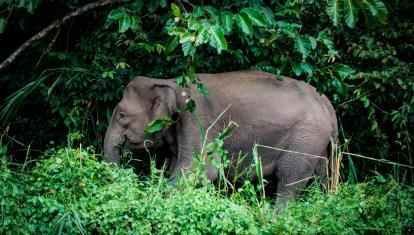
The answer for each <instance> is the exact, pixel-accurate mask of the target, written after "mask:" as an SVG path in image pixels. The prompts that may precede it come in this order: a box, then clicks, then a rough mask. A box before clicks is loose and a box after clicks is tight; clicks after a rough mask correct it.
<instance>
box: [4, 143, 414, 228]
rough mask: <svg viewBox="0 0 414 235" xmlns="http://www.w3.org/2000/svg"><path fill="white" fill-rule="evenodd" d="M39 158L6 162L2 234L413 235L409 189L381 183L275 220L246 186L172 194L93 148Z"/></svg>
mask: <svg viewBox="0 0 414 235" xmlns="http://www.w3.org/2000/svg"><path fill="white" fill-rule="evenodd" d="M43 158H44V159H45V160H41V161H38V162H37V163H36V164H35V165H34V166H33V167H29V168H27V166H26V168H19V167H18V168H15V167H12V166H11V165H9V162H8V160H9V159H8V157H6V156H4V155H3V156H2V165H1V172H0V175H1V178H0V180H1V188H2V190H1V191H0V194H1V206H2V210H1V211H0V213H1V214H0V218H1V221H0V232H1V233H6V234H15V233H31V234H33V233H35V234H37V233H42V234H44V233H56V234H62V233H65V234H66V233H69V234H73V233H82V234H95V233H98V234H102V233H104V234H114V233H116V234H131V233H134V234H137V233H139V234H153V233H168V234H169V233H192V234H194V233H197V234H198V233H202V234H206V233H213V234H218V233H220V234H234V233H237V234H258V233H266V234H269V233H270V234H275V233H306V234H309V233H312V234H313V233H332V232H334V233H346V234H353V233H366V232H381V233H387V234H396V233H397V234H398V233H410V232H412V231H413V230H412V229H413V226H414V220H413V217H412V214H413V212H414V207H413V205H414V197H413V195H414V191H413V187H412V186H409V187H407V186H402V185H400V184H398V183H397V182H395V181H394V180H393V179H391V178H384V177H382V176H377V177H376V178H374V179H373V180H371V181H369V182H367V183H362V184H357V185H350V184H343V185H341V186H340V188H339V191H338V192H337V193H336V194H325V193H321V192H320V191H319V190H318V189H317V188H316V187H312V188H311V189H310V190H309V191H308V192H307V193H305V194H304V195H303V196H302V197H301V199H300V200H299V201H297V202H294V203H291V204H289V205H288V207H287V209H286V210H285V211H284V212H283V213H281V214H275V212H274V209H273V205H272V202H271V201H266V200H263V201H261V203H260V204H257V194H256V191H255V190H254V189H253V188H252V187H253V185H251V184H249V183H248V182H246V183H245V184H244V186H242V187H241V188H239V189H238V191H235V192H234V193H232V194H231V195H228V196H225V195H223V194H222V193H221V192H220V191H217V190H216V189H215V188H214V187H213V186H212V185H211V184H206V185H204V186H202V187H194V186H192V185H191V184H187V185H182V186H180V188H178V189H172V188H171V187H169V186H168V185H166V180H165V178H164V177H163V174H162V171H159V170H156V169H155V167H152V169H153V171H152V174H151V175H150V176H149V178H138V177H137V176H136V175H135V174H134V173H133V171H132V169H130V168H129V169H122V168H119V167H116V166H114V165H109V164H106V163H101V162H99V161H97V156H96V155H95V154H94V153H93V150H92V149H91V148H87V149H80V148H78V149H72V148H62V149H58V150H52V149H51V150H48V151H47V152H46V153H45V155H44V156H43ZM13 168H14V170H12V169H13Z"/></svg>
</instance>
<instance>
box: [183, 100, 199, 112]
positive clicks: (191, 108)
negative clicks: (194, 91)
mask: <svg viewBox="0 0 414 235" xmlns="http://www.w3.org/2000/svg"><path fill="white" fill-rule="evenodd" d="M185 110H187V111H190V112H191V113H194V111H195V110H196V103H195V101H194V100H193V99H190V100H188V101H187V103H186V106H185Z"/></svg>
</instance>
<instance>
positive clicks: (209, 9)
mask: <svg viewBox="0 0 414 235" xmlns="http://www.w3.org/2000/svg"><path fill="white" fill-rule="evenodd" d="M203 9H204V10H205V11H207V12H208V13H209V14H210V16H211V17H212V18H216V17H217V16H218V11H217V9H216V8H214V7H212V6H205V7H204V8H203Z"/></svg>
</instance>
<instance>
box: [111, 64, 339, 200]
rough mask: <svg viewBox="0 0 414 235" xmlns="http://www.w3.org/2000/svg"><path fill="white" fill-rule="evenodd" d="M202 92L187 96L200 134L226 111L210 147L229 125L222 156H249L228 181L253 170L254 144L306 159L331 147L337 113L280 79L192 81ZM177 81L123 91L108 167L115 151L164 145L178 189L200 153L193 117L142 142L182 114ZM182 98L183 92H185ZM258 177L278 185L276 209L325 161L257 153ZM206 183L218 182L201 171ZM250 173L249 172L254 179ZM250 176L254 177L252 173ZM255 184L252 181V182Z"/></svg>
mask: <svg viewBox="0 0 414 235" xmlns="http://www.w3.org/2000/svg"><path fill="white" fill-rule="evenodd" d="M197 76H198V77H199V78H201V81H202V82H203V84H204V85H205V86H206V87H207V88H208V91H209V93H210V95H209V96H208V97H206V96H204V95H202V94H200V93H199V92H198V91H197V90H196V89H191V90H190V91H189V93H190V95H191V98H192V99H194V100H195V101H196V104H197V113H198V115H199V118H200V119H201V121H202V123H203V126H204V128H207V127H208V126H210V124H211V123H212V122H213V121H214V120H215V119H216V118H217V117H218V115H219V114H220V113H221V112H222V111H223V110H225V109H226V107H228V105H230V104H231V106H230V108H229V109H228V110H227V112H226V113H225V114H224V116H223V117H222V118H221V119H220V121H219V122H218V123H217V124H216V125H215V126H214V128H213V130H212V133H210V134H209V138H210V139H214V138H215V137H216V136H217V134H218V133H219V132H220V131H221V130H222V128H223V127H224V125H225V124H226V123H228V122H229V120H232V121H234V122H236V123H237V124H239V126H240V127H239V128H237V129H235V131H233V133H232V135H231V137H230V138H229V139H227V140H226V142H225V148H226V149H227V150H228V151H229V158H231V157H232V156H233V162H234V158H237V156H238V155H239V152H240V151H241V152H243V153H249V155H248V156H247V159H246V160H245V161H244V162H243V163H241V164H240V165H239V166H237V167H233V168H232V169H230V170H229V171H230V172H229V178H230V179H231V178H232V177H234V175H235V172H236V171H238V172H241V171H242V170H243V169H245V168H246V167H247V166H248V165H249V164H251V163H252V156H251V154H250V153H251V152H252V147H253V145H254V144H255V143H259V144H262V145H267V146H273V147H277V148H282V149H287V150H291V151H295V152H302V153H308V154H312V155H318V156H324V157H327V155H328V147H329V144H330V139H332V140H336V139H337V135H338V131H337V121H336V115H335V111H334V109H333V107H332V105H331V103H330V102H329V100H328V98H327V97H326V96H324V95H319V94H318V93H317V92H316V90H315V88H314V87H312V86H310V85H308V84H306V83H305V82H302V81H297V80H294V79H291V78H287V77H285V78H283V80H281V81H279V80H277V79H276V76H275V75H273V74H269V73H265V72H260V71H238V72H228V73H219V74H197ZM182 91H183V90H182V88H180V87H178V86H177V85H176V84H175V79H167V80H158V79H153V78H147V77H137V78H135V79H133V80H132V81H131V82H130V83H129V84H128V86H127V88H126V90H125V93H124V95H123V98H122V100H121V102H119V104H118V105H117V106H116V108H115V110H114V112H113V115H112V120H111V124H110V127H109V128H108V131H107V132H106V136H105V143H104V153H105V159H106V161H108V162H114V163H119V154H120V152H119V149H118V147H117V146H120V145H123V147H124V148H127V149H131V150H134V149H143V148H144V140H145V139H149V140H151V141H152V143H150V142H148V141H147V142H146V143H145V145H146V147H151V148H157V147H160V146H163V145H168V146H169V147H170V148H171V150H172V151H173V152H174V153H175V155H174V156H172V159H171V161H170V167H169V177H170V181H171V182H173V183H174V182H176V180H177V177H179V176H180V175H182V173H183V171H185V169H187V168H189V167H191V166H190V163H191V161H192V160H193V158H194V154H193V153H195V152H200V150H201V144H202V143H201V142H202V141H201V137H200V132H199V129H198V128H197V125H196V121H195V118H194V114H192V113H189V112H183V113H182V114H181V116H180V117H179V119H178V120H177V122H176V123H175V124H174V125H172V126H170V127H166V128H164V129H163V130H162V131H160V132H159V133H157V134H153V135H151V136H144V129H145V128H146V126H147V125H148V123H149V122H150V121H152V120H155V119H162V118H163V117H165V116H166V115H173V112H174V110H175V108H177V107H179V108H180V109H181V110H184V107H185V100H186V98H188V97H186V96H183V94H182ZM187 92H188V91H187ZM259 155H260V157H261V159H262V165H263V176H264V177H265V178H268V179H273V181H274V182H276V183H277V186H276V189H277V194H278V200H279V201H280V204H285V202H286V201H287V200H288V199H289V198H292V197H294V196H295V195H296V194H297V193H298V191H299V189H300V188H302V187H303V186H304V185H305V184H306V183H307V181H308V179H309V178H311V177H312V175H315V174H316V175H323V174H324V172H325V170H324V169H325V164H326V163H325V160H324V159H321V158H310V157H307V156H304V155H300V154H297V153H292V152H282V151H275V150H271V149H264V148H259ZM206 169H207V177H208V178H209V179H210V180H215V179H216V178H217V172H216V171H215V169H214V168H213V167H212V166H209V165H207V166H206ZM252 172H255V171H252ZM253 174H254V173H253ZM252 178H253V180H254V178H256V179H257V176H255V175H253V176H252Z"/></svg>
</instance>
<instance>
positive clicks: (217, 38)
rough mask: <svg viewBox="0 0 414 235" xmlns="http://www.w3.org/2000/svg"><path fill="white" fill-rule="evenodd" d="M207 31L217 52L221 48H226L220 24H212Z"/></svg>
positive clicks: (219, 51)
mask: <svg viewBox="0 0 414 235" xmlns="http://www.w3.org/2000/svg"><path fill="white" fill-rule="evenodd" d="M208 33H209V34H210V42H211V45H212V46H213V47H214V48H216V49H217V52H218V53H219V54H220V53H221V51H222V50H227V41H226V39H225V38H224V33H223V29H222V28H221V27H220V26H218V25H214V26H212V27H211V28H210V30H209V31H208Z"/></svg>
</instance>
